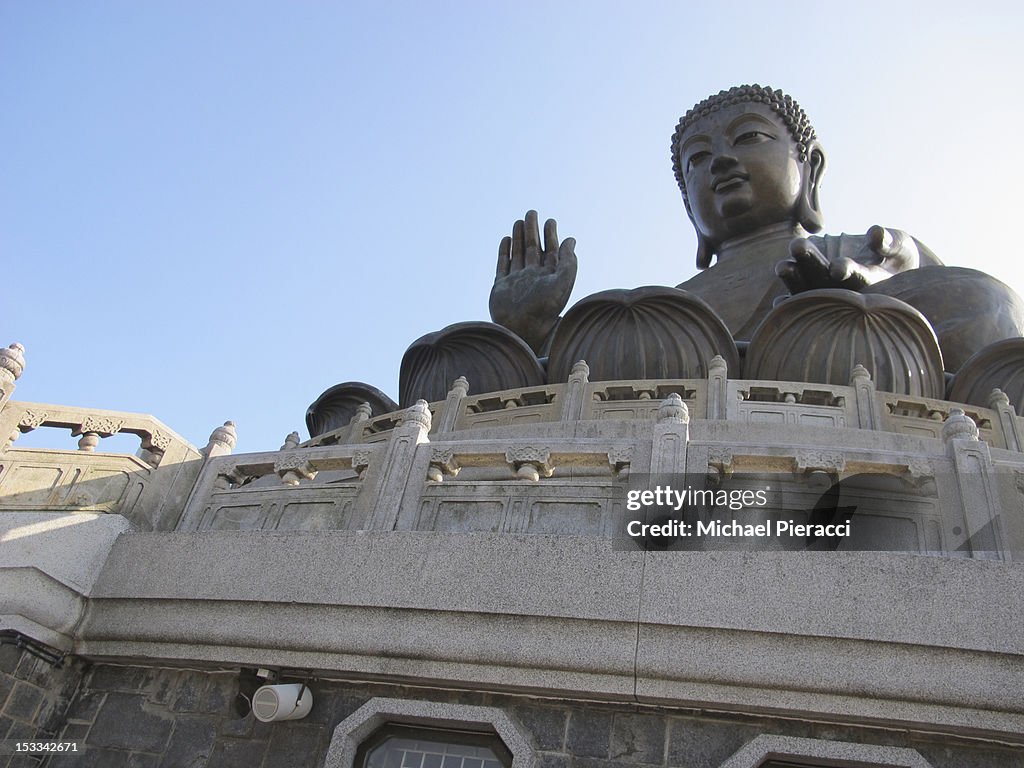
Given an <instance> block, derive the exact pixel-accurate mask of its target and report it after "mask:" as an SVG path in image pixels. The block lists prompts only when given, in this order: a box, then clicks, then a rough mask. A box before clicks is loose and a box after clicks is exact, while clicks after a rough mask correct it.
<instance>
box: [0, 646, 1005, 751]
mask: <svg viewBox="0 0 1024 768" xmlns="http://www.w3.org/2000/svg"><path fill="white" fill-rule="evenodd" d="M3 659H4V667H3V669H4V672H3V677H2V678H0V679H2V681H3V683H2V684H3V686H4V687H3V688H2V689H0V691H2V695H3V698H5V699H6V701H5V704H4V707H3V710H2V711H3V713H4V716H3V717H4V719H3V720H2V721H0V722H2V723H3V724H4V725H3V726H2V727H6V728H7V729H8V731H9V733H8V738H14V736H12V735H11V734H26V735H27V734H28V729H31V728H35V729H36V731H35V732H36V734H37V736H40V737H41V735H43V734H44V733H50V732H53V731H54V730H55V731H56V736H57V737H58V738H61V739H65V740H76V741H79V742H81V743H82V745H83V747H84V749H82V750H81V751H80V752H78V753H77V754H65V755H60V756H56V755H55V756H52V757H50V758H48V762H44V763H43V765H46V766H51V767H52V768H84V767H86V766H88V767H89V768H310V767H314V766H322V765H323V761H324V758H325V755H326V752H327V747H328V745H329V743H330V740H331V736H332V733H333V731H334V728H335V726H336V725H337V724H338V723H340V722H341V721H342V720H344V719H345V718H346V717H348V716H349V715H351V714H352V713H353V712H355V711H356V710H357V709H358V708H359V707H360V706H361V705H363V704H364V703H366V702H367V701H369V700H370V699H371V698H373V697H388V698H407V699H419V700H427V701H440V702H444V703H450V704H472V705H481V706H490V707H497V708H499V709H502V710H503V711H505V712H506V713H508V714H509V715H510V716H511V717H512V718H514V719H515V720H516V721H517V722H518V723H519V724H521V725H522V727H523V728H524V730H525V731H526V732H527V733H528V734H529V737H530V739H531V740H532V741H533V743H534V745H535V747H536V750H537V756H538V767H539V768H658V767H660V766H664V767H665V768H717V766H719V765H720V764H721V762H722V761H724V760H725V759H726V758H728V757H729V756H730V755H731V754H733V753H734V752H735V751H736V750H737V749H739V748H740V747H741V746H742V745H743V744H745V743H747V742H748V741H750V740H751V739H753V738H754V737H755V736H757V735H759V734H764V733H769V734H777V735H784V736H797V737H805V738H815V739H827V740H835V741H844V742H855V743H862V744H876V745H885V746H899V747H912V748H914V749H917V750H918V751H919V752H920V753H921V755H923V756H924V757H925V758H926V759H927V760H928V761H929V762H930V763H931V764H932V765H933V766H935V768H965V767H966V766H970V767H971V768H1014V767H1017V768H1022V767H1024V754H1022V752H1021V751H1020V750H1017V749H1013V748H1009V747H1005V746H1000V745H998V744H995V743H989V742H986V741H984V740H981V739H976V740H975V739H967V738H962V739H953V738H950V737H940V736H934V735H927V734H921V733H913V732H906V731H900V730H893V729H891V728H889V729H881V728H873V727H868V726H866V725H852V724H851V725H836V724H824V723H812V722H806V721H800V720H787V719H781V718H764V717H751V716H742V715H731V714H723V713H711V712H704V711H699V710H669V709H662V708H654V707H640V706H636V705H630V704H626V703H623V704H617V705H610V704H596V703H583V702H570V701H565V700H555V699H534V698H526V697H513V696H505V695H496V694H487V693H480V692H466V691H445V690H437V689H421V688H409V687H398V686H390V685H380V684H359V683H344V682H337V681H327V680H313V681H311V683H310V687H311V690H312V691H313V694H314V706H313V710H312V712H311V713H310V714H309V716H308V717H306V718H305V719H303V720H299V721H292V722H283V723H271V724H264V723H260V722H259V721H257V720H255V718H254V717H253V716H252V714H249V715H247V716H246V717H239V716H238V715H237V714H236V712H235V710H234V699H235V695H236V693H237V691H238V673H237V671H224V672H210V671H195V670H172V669H154V668H146V667H131V666H114V665H102V664H101V665H96V666H92V667H90V668H88V669H86V670H85V672H84V677H82V680H81V684H80V685H78V684H77V683H78V673H77V671H76V670H77V668H76V667H75V666H74V665H69V666H68V667H67V668H66V669H65V670H53V669H52V668H46V669H43V668H41V667H40V666H39V664H38V663H36V662H34V661H33V660H31V659H28V660H26V658H25V657H24V656H21V657H20V658H14V657H13V656H12V655H11V654H10V653H9V651H8V650H7V649H6V648H5V649H4V656H3ZM44 666H45V665H44ZM76 688H77V690H76ZM5 759H6V758H5ZM18 759H21V760H22V762H20V763H19V762H10V763H9V765H10V766H21V765H26V766H28V765H33V764H35V763H34V762H27V761H26V760H25V759H23V758H15V760H18ZM3 765H5V764H4V763H3V762H2V761H0V766H3Z"/></svg>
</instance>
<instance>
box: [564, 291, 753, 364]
mask: <svg viewBox="0 0 1024 768" xmlns="http://www.w3.org/2000/svg"><path fill="white" fill-rule="evenodd" d="M716 355H720V356H723V357H724V358H725V360H726V364H727V366H728V367H730V368H732V369H733V370H737V369H738V368H739V353H738V351H737V349H736V343H735V342H734V341H733V339H732V335H731V334H730V333H729V329H728V328H726V327H725V324H724V323H723V322H722V321H721V320H720V319H719V318H718V316H717V315H716V314H715V312H714V310H712V309H711V307H709V306H708V305H707V304H705V303H704V302H703V301H701V300H700V299H699V298H697V297H696V296H694V295H692V294H690V293H687V292H686V291H681V290H679V289H678V288H667V287H662V286H647V287H644V288H636V289H633V290H629V291H626V290H611V291H602V292H601V293H595V294H593V295H592V296H588V297H587V298H585V299H583V300H582V301H579V302H577V303H576V304H575V305H573V307H572V308H570V309H569V311H568V312H566V314H565V317H563V318H562V321H561V323H559V325H558V328H557V329H556V330H555V335H554V338H553V339H552V342H551V352H550V357H549V361H548V381H550V382H552V383H557V382H562V381H565V380H566V379H567V378H569V373H570V371H571V370H572V368H573V365H574V364H575V363H576V361H578V360H586V361H587V364H588V366H589V368H590V374H589V378H590V381H617V380H626V379H703V378H706V377H707V375H708V369H709V366H710V364H711V361H712V359H713V358H714V357H715V356H716Z"/></svg>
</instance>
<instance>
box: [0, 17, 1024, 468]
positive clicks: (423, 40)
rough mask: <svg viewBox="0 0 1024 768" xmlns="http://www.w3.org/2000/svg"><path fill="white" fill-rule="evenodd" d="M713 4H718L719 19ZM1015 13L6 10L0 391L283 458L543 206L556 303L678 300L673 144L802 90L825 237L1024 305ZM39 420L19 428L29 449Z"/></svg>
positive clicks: (480, 276)
mask: <svg viewBox="0 0 1024 768" xmlns="http://www.w3.org/2000/svg"><path fill="white" fill-rule="evenodd" d="M713 5H714V7H712V6H713ZM1022 20H1024V12H1022V11H1021V10H1020V9H1019V7H1018V6H1017V5H1015V4H1011V3H1005V4H990V3H984V2H982V3H970V4H964V3H959V2H958V3H935V2H929V3H924V2H920V3H893V4H890V3H884V4H883V3H858V4H852V3H849V4H847V3H842V4H840V3H837V2H836V3H828V2H825V3H808V2H800V3H795V2H794V3H770V4H765V3H748V2H734V3H723V4H711V3H683V2H676V3H667V2H658V3H655V2H638V3H633V4H626V3H621V2H619V3H610V2H564V3H556V4H551V3H541V2H516V3H496V2H470V1H469V0H464V2H447V3H446V2H431V3H412V2H409V3H388V2H375V3H365V4H357V3H323V2H277V3H268V2H254V1H253V0H246V2H213V3H209V2H180V1H175V2H156V1H154V2H145V3H139V2H112V1H106V2H94V3H77V2H60V3H57V2H14V1H13V0H3V1H0V104H2V111H0V146H2V147H3V152H2V154H0V248H2V253H3V255H4V260H3V264H4V270H5V274H4V293H5V300H6V306H7V309H6V311H5V312H4V313H3V316H4V320H5V322H4V324H3V332H2V333H0V342H2V343H3V344H4V345H6V344H8V343H10V342H12V341H20V342H22V343H23V344H24V345H25V346H26V356H27V361H28V363H27V367H26V371H25V375H24V376H23V377H22V379H21V381H20V382H19V386H18V391H17V393H16V394H15V397H16V399H20V400H29V401H35V402H56V403H66V404H74V405H83V406H92V407H96V408H109V409H117V410H128V411H139V412H147V413H152V414H154V415H155V416H157V417H158V418H160V419H162V420H163V421H165V422H166V423H167V424H168V425H169V426H170V427H171V428H172V429H175V430H176V431H178V432H179V433H181V434H182V435H183V436H185V437H186V438H187V439H189V440H191V441H192V442H194V443H196V444H197V445H204V444H205V442H206V439H207V436H208V435H209V433H210V431H211V429H212V428H213V427H214V426H216V425H217V424H219V423H221V422H223V421H224V420H225V419H229V418H230V419H233V420H235V421H236V422H237V424H238V432H239V447H238V450H240V451H258V450H268V449H276V448H277V447H278V446H279V445H280V444H281V442H282V441H283V438H284V437H285V435H286V434H287V433H288V432H289V431H291V430H293V429H298V430H300V433H301V434H302V436H303V437H304V438H305V437H306V433H305V427H304V423H303V417H304V413H305V409H306V407H307V405H308V404H309V403H310V402H312V401H313V400H314V399H315V398H316V397H317V395H319V394H320V393H321V392H322V391H323V390H325V389H326V388H328V387H329V386H331V385H333V384H335V383H338V382H341V381H346V380H350V379H356V380H362V381H366V382H368V383H371V384H374V385H375V386H378V387H380V388H381V389H383V390H384V391H386V392H388V393H389V394H391V395H392V397H396V398H397V389H398V386H397V383H398V366H399V362H400V360H401V357H402V353H403V352H404V350H405V348H406V347H407V346H408V345H409V343H411V342H412V341H413V340H415V339H416V338H418V337H419V336H421V335H422V334H424V333H427V332H429V331H433V330H437V329H439V328H441V327H442V326H444V325H447V324H449V323H453V322H457V321H461V320H472V319H486V318H487V296H488V292H489V290H490V283H491V280H492V279H493V273H494V262H495V257H496V253H497V245H498V241H499V240H500V239H501V237H502V236H503V235H504V234H506V233H507V232H508V230H509V229H510V228H511V225H512V223H513V221H514V220H515V219H516V218H518V217H520V216H522V215H523V213H524V212H525V211H526V210H527V209H528V208H531V207H533V208H537V209H538V210H539V211H540V214H541V216H542V217H548V216H553V217H555V218H557V219H558V222H559V231H560V234H561V235H562V236H563V237H565V236H568V235H572V236H574V237H576V239H577V241H578V245H577V249H576V250H577V254H578V256H579V261H580V270H579V279H578V281H577V285H576V290H575V292H574V300H575V299H579V298H582V297H583V296H586V295H587V294H590V293H593V292H595V291H598V290H603V289H606V288H612V287H634V286H638V285H645V284H667V285H675V284H677V283H678V282H680V281H681V280H683V279H684V278H686V277H688V276H689V275H691V274H692V273H693V272H694V266H693V252H694V237H693V233H692V230H691V228H690V225H689V222H688V221H687V219H686V216H685V213H684V211H683V207H682V204H681V201H680V198H679V193H678V191H677V189H676V187H675V182H674V180H673V178H672V172H671V169H670V164H669V158H668V143H669V136H670V135H671V132H672V130H673V128H674V126H675V123H676V120H677V119H678V117H679V115H680V114H682V113H683V112H685V111H686V109H687V108H689V107H690V106H691V105H692V104H693V103H694V102H695V101H697V100H699V99H701V98H703V97H704V96H706V95H708V94H709V93H711V92H713V91H718V90H719V89H721V88H725V87H728V86H730V85H735V84H739V83H744V82H760V83H761V84H769V85H772V86H774V87H780V88H783V89H784V90H786V91H787V92H789V93H791V94H792V95H793V96H794V97H795V98H796V99H797V100H798V101H800V102H801V104H802V105H803V106H804V108H805V109H806V110H807V112H808V114H809V115H810V117H811V120H812V121H813V123H814V125H815V127H816V128H817V131H818V135H819V137H820V138H821V140H822V142H823V144H824V146H825V149H826V151H827V153H828V174H827V177H826V179H825V185H824V189H823V193H822V194H823V204H824V208H825V214H826V225H827V230H828V231H829V232H833V233H838V232H840V231H846V232H863V231H864V230H865V229H866V228H867V227H868V226H870V225H871V224H875V223H879V224H884V225H886V226H892V227H899V228H902V229H905V230H907V231H909V232H911V233H912V234H914V235H915V236H916V237H918V238H919V239H921V240H922V241H924V242H925V243H927V244H928V245H929V246H930V247H931V248H932V249H933V250H934V251H935V252H936V253H937V254H938V255H939V256H940V258H942V259H944V260H945V261H946V262H947V263H951V264H963V265H968V266H977V267H980V268H983V269H986V270H987V271H990V272H992V273H993V274H995V275H996V276H997V277H999V278H1001V279H1002V280H1004V281H1005V282H1008V283H1010V284H1011V285H1014V286H1015V287H1016V288H1017V290H1018V291H1019V292H1021V293H1024V273H1022V271H1021V268H1020V266H1019V263H1018V262H1019V260H1020V259H1021V258H1022V257H1021V256H1020V255H1019V254H1020V251H1021V247H1020V244H1019V243H1020V240H1019V236H1018V235H1017V234H1016V231H1015V227H1016V226H1017V225H1018V224H1020V223H1021V216H1020V215H1019V213H1018V205H1019V202H1020V201H1021V199H1022V194H1021V189H1020V185H1021V183H1022V182H1021V180H1022V179H1024V141H1022V140H1021V139H1020V138H1018V137H1017V135H1016V130H1017V129H1018V128H1020V127H1021V126H1022V125H1024V120H1022V115H1021V95H1020V93H1021V88H1020V79H1021V74H1022V73H1024V46H1022V45H1021V40H1024V24H1022ZM33 437H34V436H28V437H26V438H23V441H25V443H21V444H27V442H28V441H29V440H30V439H32V438H33Z"/></svg>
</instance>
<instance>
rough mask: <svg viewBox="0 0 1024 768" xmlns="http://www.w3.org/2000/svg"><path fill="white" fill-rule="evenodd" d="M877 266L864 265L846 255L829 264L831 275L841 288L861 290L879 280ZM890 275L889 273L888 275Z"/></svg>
mask: <svg viewBox="0 0 1024 768" xmlns="http://www.w3.org/2000/svg"><path fill="white" fill-rule="evenodd" d="M877 271H878V270H877V268H875V267H870V266H864V265H863V264H860V263H858V262H856V261H854V260H853V259H850V258H847V257H846V256H840V257H839V258H838V259H836V260H835V261H833V262H832V264H831V265H830V266H829V270H828V272H829V277H831V278H832V280H833V282H835V283H837V284H839V286H840V287H841V288H846V289H847V290H851V291H859V290H860V289H862V288H863V287H864V286H866V285H870V284H871V283H873V282H875V281H876V280H877V276H876V273H877ZM887 276H888V275H887Z"/></svg>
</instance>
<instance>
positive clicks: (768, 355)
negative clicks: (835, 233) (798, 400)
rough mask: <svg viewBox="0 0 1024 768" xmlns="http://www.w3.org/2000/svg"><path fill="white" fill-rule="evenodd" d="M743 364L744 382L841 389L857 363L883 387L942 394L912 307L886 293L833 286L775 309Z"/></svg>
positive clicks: (925, 328) (933, 351) (934, 354)
mask: <svg viewBox="0 0 1024 768" xmlns="http://www.w3.org/2000/svg"><path fill="white" fill-rule="evenodd" d="M745 365H746V367H745V372H744V378H747V379H761V380H768V381H804V382H809V383H818V384H839V385H843V386H846V385H847V384H848V383H849V382H850V379H851V378H852V377H853V373H854V371H855V369H856V367H857V365H862V366H864V368H865V369H866V370H867V371H868V372H869V373H870V374H871V378H872V379H873V380H874V382H875V386H876V387H877V388H878V389H879V390H882V391H883V392H895V393H896V394H901V395H912V396H914V397H931V398H936V399H941V398H942V397H943V395H944V393H945V377H944V374H943V363H942V353H941V352H939V344H938V342H937V341H936V339H935V333H934V332H933V331H932V329H931V326H930V325H928V321H927V320H925V318H924V316H923V315H921V313H920V312H918V311H917V310H916V309H914V308H913V307H911V306H910V305H909V304H906V303H904V302H902V301H900V300H899V299H894V298H891V297H889V296H880V295H872V294H859V293H854V292H853V291H846V290H841V289H835V288H829V289H821V290H816V291H807V292H805V293H801V294H798V295H796V296H793V297H791V298H789V299H786V300H785V301H783V302H782V303H781V304H779V305H778V306H777V307H775V308H774V309H773V310H772V311H771V312H770V313H769V314H768V316H767V317H766V318H765V319H764V322H762V323H761V324H760V325H759V326H758V327H757V330H756V331H755V332H754V335H753V337H752V338H751V339H750V347H749V348H748V350H747V358H746V363H745ZM990 389H991V388H990ZM986 394H988V393H987V392H986Z"/></svg>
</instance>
